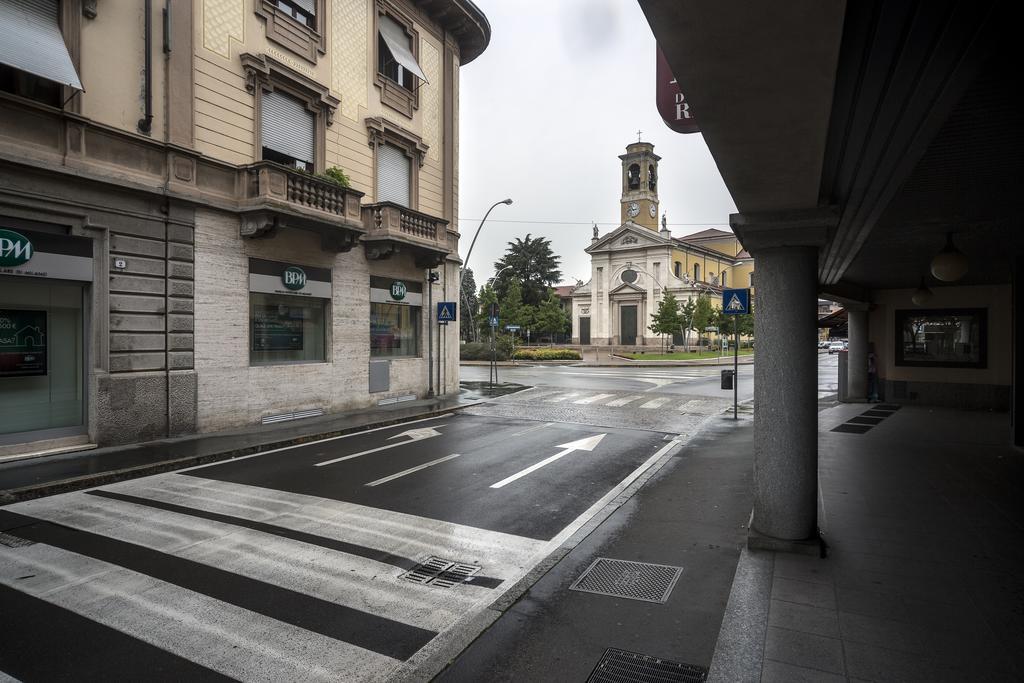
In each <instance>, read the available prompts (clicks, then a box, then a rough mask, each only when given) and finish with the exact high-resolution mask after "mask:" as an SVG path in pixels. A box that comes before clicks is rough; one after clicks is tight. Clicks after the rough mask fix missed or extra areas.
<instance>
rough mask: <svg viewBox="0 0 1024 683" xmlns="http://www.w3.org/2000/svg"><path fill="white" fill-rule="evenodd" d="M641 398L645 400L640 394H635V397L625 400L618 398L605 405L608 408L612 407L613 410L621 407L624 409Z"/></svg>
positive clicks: (625, 398)
mask: <svg viewBox="0 0 1024 683" xmlns="http://www.w3.org/2000/svg"><path fill="white" fill-rule="evenodd" d="M641 398H644V397H643V396H641V395H640V394H635V395H633V396H625V397H623V398H617V399H615V400H614V401H608V403H606V404H605V405H606V406H610V407H612V408H620V407H622V406H624V405H627V404H629V403H632V402H633V401H636V400H637V399H641Z"/></svg>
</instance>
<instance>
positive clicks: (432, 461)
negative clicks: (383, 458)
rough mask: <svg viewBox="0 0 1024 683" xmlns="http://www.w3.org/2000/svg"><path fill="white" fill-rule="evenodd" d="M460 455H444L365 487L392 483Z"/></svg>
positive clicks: (372, 482)
mask: <svg viewBox="0 0 1024 683" xmlns="http://www.w3.org/2000/svg"><path fill="white" fill-rule="evenodd" d="M460 455H462V454H461V453H452V454H451V455H446V456H444V457H443V458H438V459H437V460H431V461H430V462H425V463H423V464H422V465H417V466H416V467H410V468H409V469H407V470H402V471H401V472H398V473H396V474H392V475H391V476H390V477H384V478H383V479H377V480H376V481H371V482H370V483H369V484H366V485H367V486H379V485H381V484H386V483H388V482H389V481H394V480H395V479H398V478H400V477H404V476H405V475H407V474H412V473H413V472H419V471H420V470H425V469H427V468H428V467H433V466H434V465H440V464H441V463H443V462H448V461H449V460H452V459H454V458H457V457H459V456H460Z"/></svg>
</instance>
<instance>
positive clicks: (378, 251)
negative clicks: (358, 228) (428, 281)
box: [362, 202, 450, 268]
mask: <svg viewBox="0 0 1024 683" xmlns="http://www.w3.org/2000/svg"><path fill="white" fill-rule="evenodd" d="M362 211H363V229H364V230H366V235H365V236H364V237H363V242H364V243H365V244H366V255H367V257H368V258H370V259H386V258H390V257H391V256H393V255H394V254H397V253H400V252H402V251H407V252H409V253H412V254H413V255H414V257H415V259H416V263H417V265H419V266H421V267H423V268H433V267H435V266H438V265H440V264H441V263H442V262H444V259H445V258H446V257H447V256H448V254H449V253H450V241H449V236H448V230H447V226H448V221H446V220H445V219H443V218H438V217H437V216H431V215H430V214H427V213H423V212H421V211H414V210H412V209H409V208H406V207H404V206H401V205H400V204H395V203H394V202H378V203H376V204H366V205H364V206H363V207H362Z"/></svg>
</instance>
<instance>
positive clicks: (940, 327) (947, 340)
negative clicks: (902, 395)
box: [895, 308, 988, 368]
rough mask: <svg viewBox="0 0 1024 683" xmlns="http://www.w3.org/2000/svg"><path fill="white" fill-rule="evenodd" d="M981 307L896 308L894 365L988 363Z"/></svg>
mask: <svg viewBox="0 0 1024 683" xmlns="http://www.w3.org/2000/svg"><path fill="white" fill-rule="evenodd" d="M987 312H988V311H987V310H986V309H984V308H933V309H924V310H922V309H910V310H907V309H900V310H897V311H896V325H895V328H896V340H895V341H896V353H895V359H896V365H902V366H908V367H931V368H985V367H988V365H987V364H988V317H987Z"/></svg>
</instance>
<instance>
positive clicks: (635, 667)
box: [587, 647, 708, 683]
mask: <svg viewBox="0 0 1024 683" xmlns="http://www.w3.org/2000/svg"><path fill="white" fill-rule="evenodd" d="M707 678H708V670H707V669H705V668H704V667H702V666H696V665H694V664H684V663H682V662H672V661H669V660H667V659H659V658H657V657H651V656H649V655H642V654H640V653H638V652H629V651H627V650H618V649H616V648H614V647H610V648H608V649H607V650H605V651H604V656H603V657H601V661H600V662H598V663H597V666H596V667H594V671H593V673H591V674H590V678H588V679H587V683H704V681H706V680H707Z"/></svg>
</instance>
